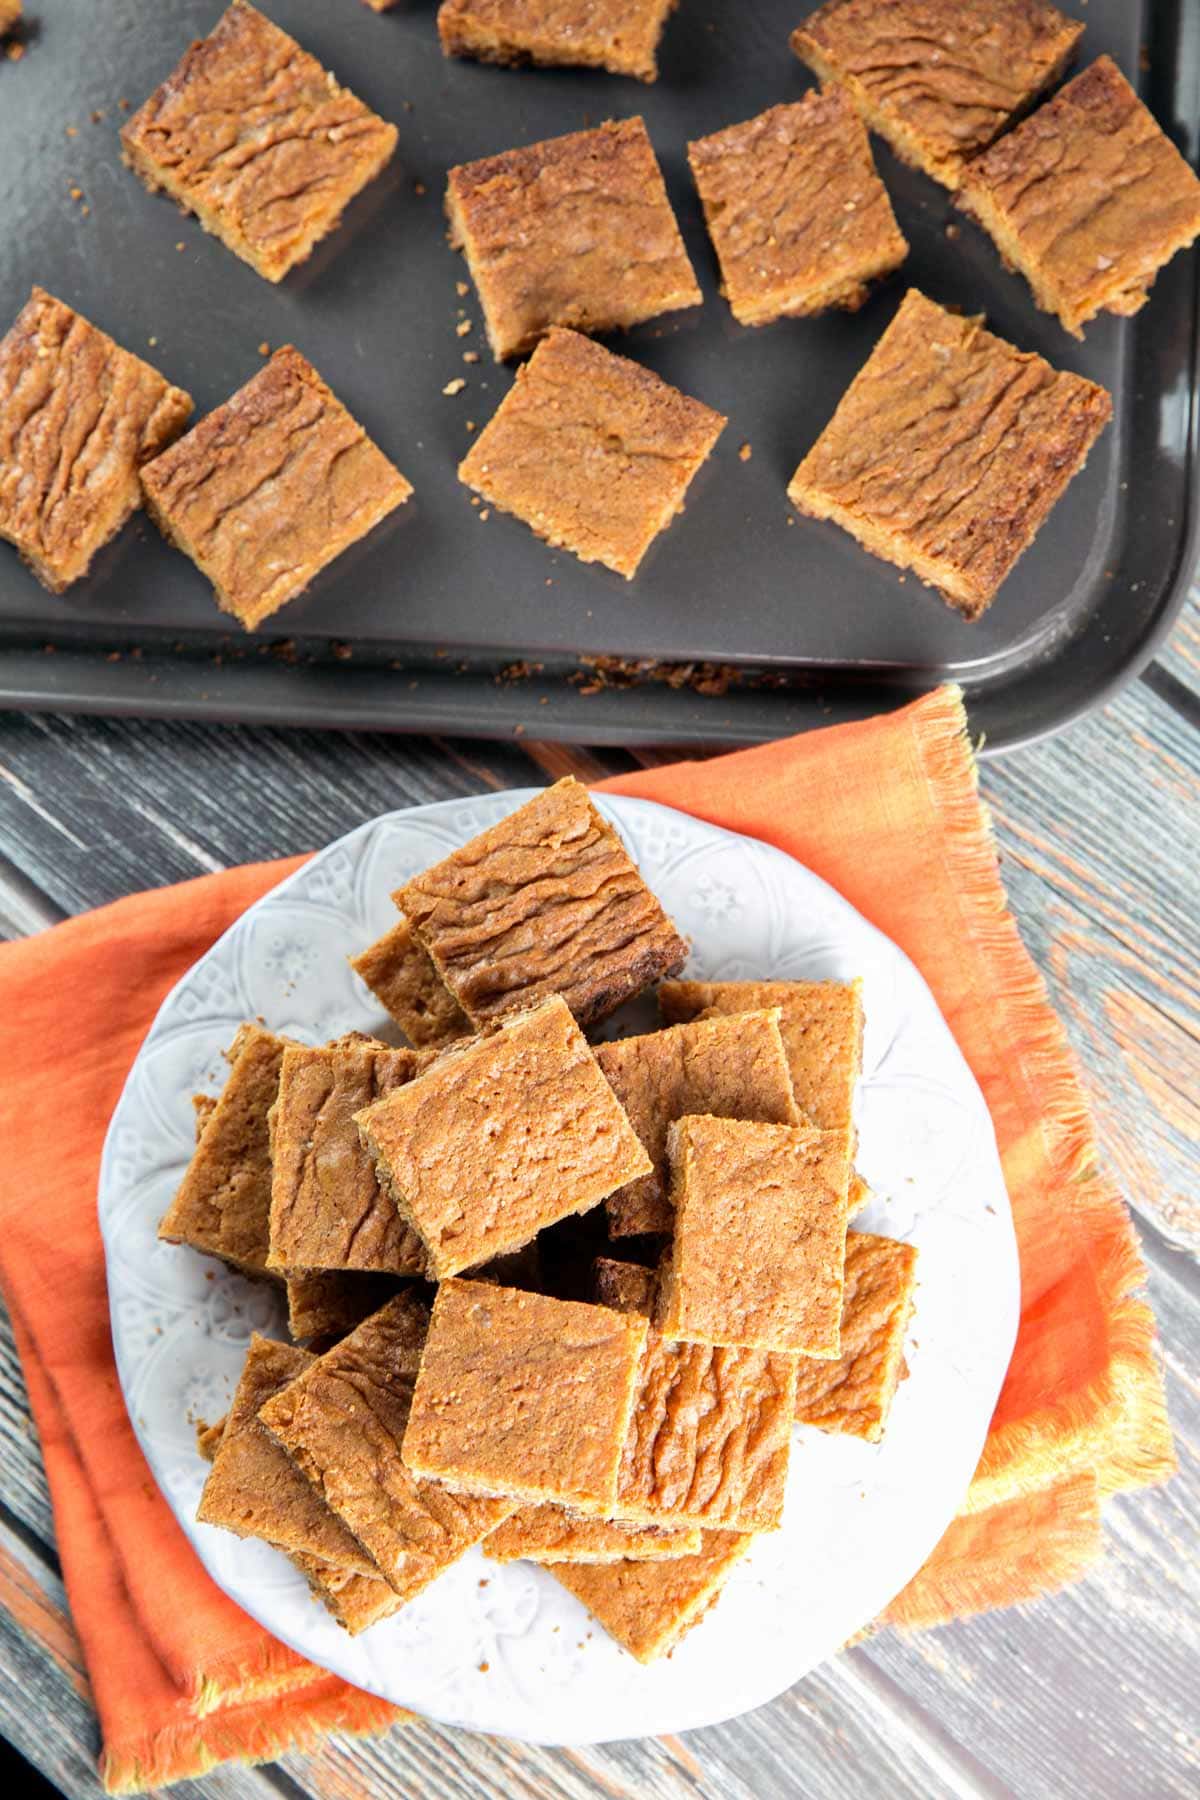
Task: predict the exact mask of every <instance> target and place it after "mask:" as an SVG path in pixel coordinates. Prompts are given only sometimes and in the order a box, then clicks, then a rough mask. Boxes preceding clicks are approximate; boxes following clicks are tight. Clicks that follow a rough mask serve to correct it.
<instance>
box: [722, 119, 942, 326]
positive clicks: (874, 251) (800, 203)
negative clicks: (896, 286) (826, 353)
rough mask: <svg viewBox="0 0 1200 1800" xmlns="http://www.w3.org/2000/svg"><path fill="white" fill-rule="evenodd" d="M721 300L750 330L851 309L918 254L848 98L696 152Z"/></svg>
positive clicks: (758, 124)
mask: <svg viewBox="0 0 1200 1800" xmlns="http://www.w3.org/2000/svg"><path fill="white" fill-rule="evenodd" d="M688 162H689V163H690V164H691V169H692V174H693V176H694V177H695V182H696V187H697V188H698V190H699V193H700V199H701V201H702V202H703V205H704V216H705V219H706V220H707V221H708V230H709V236H710V237H711V238H712V241H713V246H714V248H715V250H716V252H717V257H718V259H719V261H720V264H721V292H722V293H723V294H724V295H725V298H726V299H727V300H728V301H729V304H730V306H731V308H732V310H733V316H734V318H735V319H737V320H738V322H739V323H740V324H742V325H766V324H769V323H770V322H771V320H773V319H781V318H786V317H792V318H795V317H800V316H803V315H807V314H812V313H819V312H825V311H827V310H828V309H829V308H831V307H840V308H843V309H845V310H847V311H850V312H853V311H855V310H856V309H857V308H858V307H859V306H861V305H862V303H863V301H864V300H865V299H866V297H867V289H868V286H869V284H870V283H871V282H873V281H876V280H878V279H879V278H880V276H882V275H886V274H888V273H889V272H890V271H891V270H892V269H897V268H899V266H900V264H901V263H902V262H903V261H904V259H905V257H906V256H907V255H908V244H907V242H906V240H905V238H904V236H903V234H902V233H901V231H900V228H899V226H898V225H897V223H896V217H895V214H894V213H893V211H892V205H891V201H890V200H889V199H888V194H887V189H886V188H885V187H884V185H883V183H882V181H880V179H879V176H878V174H877V173H876V170H875V164H874V162H873V160H872V157H871V146H870V144H869V142H868V140H867V133H866V127H865V126H864V125H863V124H862V121H861V120H860V119H859V117H858V115H857V113H856V112H855V111H854V108H853V107H852V106H851V104H850V101H849V100H848V99H847V97H846V95H845V93H844V92H843V91H842V89H841V88H837V87H833V88H828V89H825V90H824V91H822V92H817V93H811V94H806V95H805V97H804V99H803V100H800V101H797V102H795V103H794V104H791V105H787V106H773V107H771V108H770V110H769V111H767V112H764V113H760V114H759V115H758V117H757V118H754V119H747V120H746V121H745V122H744V123H743V124H740V125H730V126H728V127H727V128H726V129H725V130H724V131H716V132H714V133H713V134H712V135H711V136H710V137H704V138H698V139H697V140H696V141H695V142H694V143H690V144H689V145H688Z"/></svg>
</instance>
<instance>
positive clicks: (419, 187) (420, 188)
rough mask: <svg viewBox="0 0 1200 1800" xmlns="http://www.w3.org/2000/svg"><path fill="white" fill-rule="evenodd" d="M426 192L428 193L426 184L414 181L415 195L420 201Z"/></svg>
mask: <svg viewBox="0 0 1200 1800" xmlns="http://www.w3.org/2000/svg"><path fill="white" fill-rule="evenodd" d="M425 192H426V187H425V183H424V182H423V181H414V182H413V193H414V194H415V195H416V196H417V198H418V199H420V198H421V197H422V196H423V195H424V194H425Z"/></svg>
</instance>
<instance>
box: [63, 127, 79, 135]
mask: <svg viewBox="0 0 1200 1800" xmlns="http://www.w3.org/2000/svg"><path fill="white" fill-rule="evenodd" d="M66 130H67V136H68V137H78V136H79V128H78V126H76V125H68V126H67V128H66Z"/></svg>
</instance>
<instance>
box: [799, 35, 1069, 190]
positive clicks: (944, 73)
mask: <svg viewBox="0 0 1200 1800" xmlns="http://www.w3.org/2000/svg"><path fill="white" fill-rule="evenodd" d="M1082 32H1083V25H1082V24H1081V23H1079V22H1078V21H1077V20H1075V19H1068V18H1066V17H1064V15H1063V14H1062V13H1060V12H1058V11H1057V10H1056V8H1054V7H1053V6H1048V5H1046V4H1044V3H1043V0H828V4H827V5H824V6H820V7H818V8H817V10H816V12H814V13H813V14H812V15H811V16H810V17H809V18H807V19H805V21H804V23H803V24H802V25H800V26H798V27H797V29H796V30H795V31H794V32H793V33H792V37H791V45H792V49H793V50H794V51H795V53H796V55H797V56H798V57H800V58H801V59H802V60H803V61H804V62H806V63H807V64H808V65H809V67H810V68H811V69H813V70H815V72H816V73H817V74H818V75H819V76H820V77H821V80H822V81H823V82H840V83H842V84H844V86H845V88H846V91H847V93H848V94H849V96H850V98H851V99H852V100H853V102H854V104H855V106H856V107H857V108H858V110H859V112H860V113H861V114H862V116H863V118H864V120H865V121H866V123H867V124H868V125H869V126H870V127H871V129H872V130H873V131H877V132H879V134H880V136H881V137H885V138H886V139H887V140H888V142H889V143H890V144H891V146H892V148H893V150H895V152H896V154H897V155H898V156H900V157H902V158H903V160H904V161H905V162H909V163H912V164H914V165H915V166H916V167H917V168H919V169H924V170H925V171H926V173H927V174H929V175H932V176H933V178H934V180H935V181H940V182H943V183H944V184H945V186H947V187H950V188H953V187H956V186H957V185H958V182H959V179H960V178H961V175H962V170H963V166H964V164H965V162H966V161H967V159H968V158H969V157H972V156H975V155H978V153H979V152H980V151H981V150H984V149H986V148H987V146H988V145H989V144H990V143H991V142H992V141H993V140H994V139H995V138H996V137H998V136H999V134H1000V133H1001V132H1002V131H1003V130H1004V129H1005V127H1006V126H1007V125H1009V124H1010V123H1011V122H1012V120H1013V119H1014V118H1016V117H1018V116H1019V115H1020V114H1021V113H1023V112H1026V111H1028V109H1029V108H1030V107H1031V106H1032V105H1034V103H1035V102H1036V101H1037V99H1038V98H1039V96H1040V95H1041V94H1044V93H1045V92H1046V91H1047V89H1048V88H1051V87H1053V85H1054V83H1055V82H1056V81H1057V80H1058V78H1059V76H1060V75H1061V74H1062V72H1063V70H1064V69H1065V68H1066V66H1067V64H1068V63H1069V62H1070V60H1071V57H1072V55H1073V54H1074V51H1075V46H1076V44H1077V43H1078V41H1079V38H1080V36H1081V34H1082Z"/></svg>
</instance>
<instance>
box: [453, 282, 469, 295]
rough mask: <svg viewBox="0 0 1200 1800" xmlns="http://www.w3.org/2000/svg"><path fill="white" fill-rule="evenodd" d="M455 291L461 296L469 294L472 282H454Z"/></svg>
mask: <svg viewBox="0 0 1200 1800" xmlns="http://www.w3.org/2000/svg"><path fill="white" fill-rule="evenodd" d="M454 291H455V293H456V294H458V295H460V296H464V295H466V294H469V293H470V291H471V284H470V282H469V281H456V282H455V284H454Z"/></svg>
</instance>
